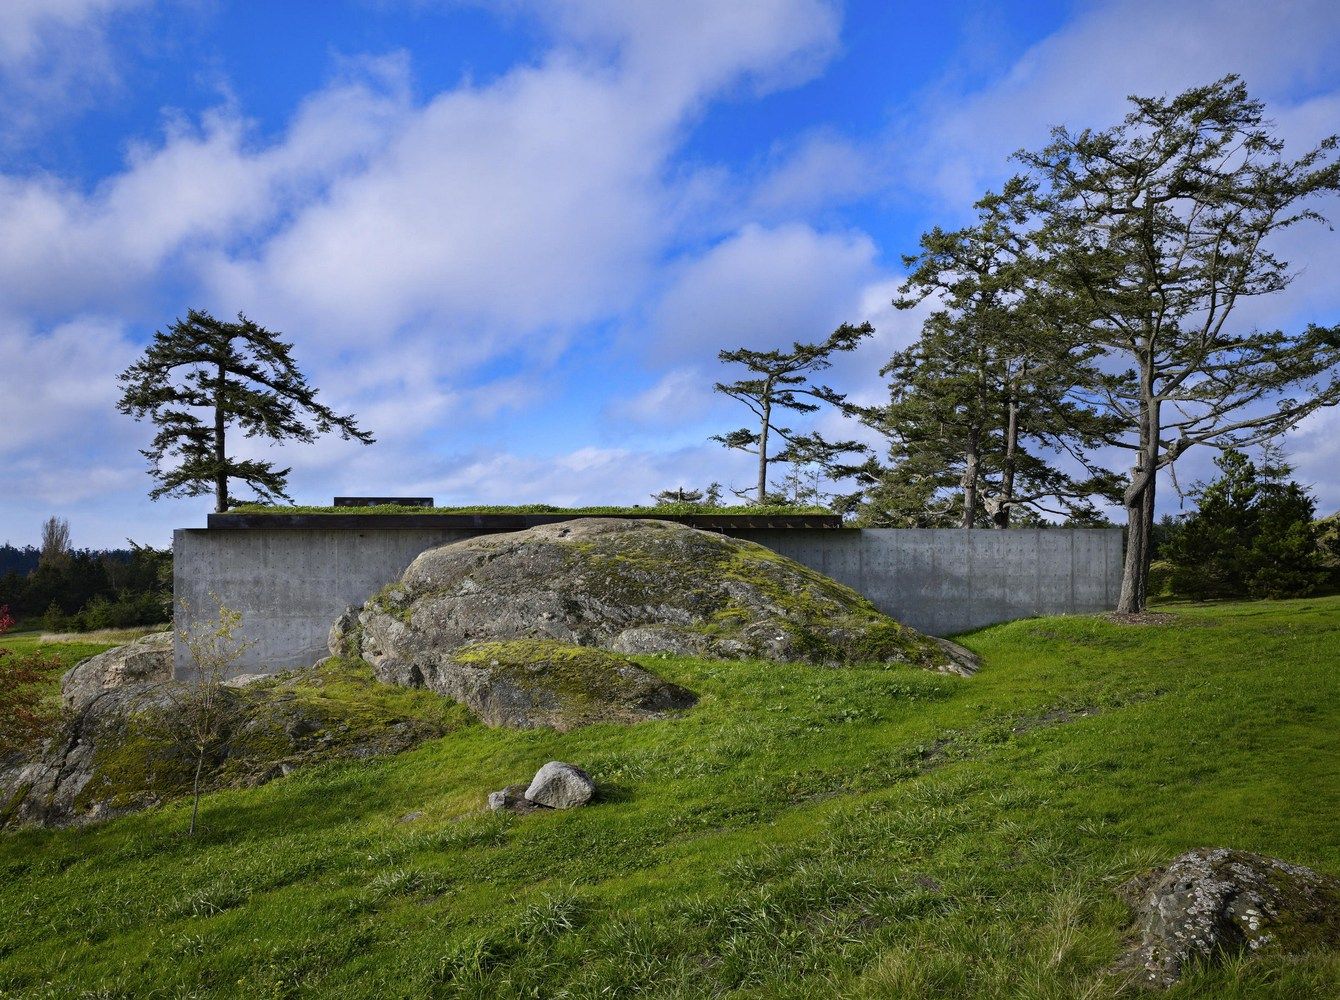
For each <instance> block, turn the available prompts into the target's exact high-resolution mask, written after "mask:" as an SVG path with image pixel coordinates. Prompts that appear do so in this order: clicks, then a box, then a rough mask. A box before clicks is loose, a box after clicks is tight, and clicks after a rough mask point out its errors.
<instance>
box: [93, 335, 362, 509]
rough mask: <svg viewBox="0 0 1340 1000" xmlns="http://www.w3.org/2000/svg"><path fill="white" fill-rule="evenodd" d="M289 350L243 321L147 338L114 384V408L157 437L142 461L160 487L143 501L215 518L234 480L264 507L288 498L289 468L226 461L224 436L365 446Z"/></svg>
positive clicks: (351, 421) (359, 434) (225, 504)
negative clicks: (333, 435)
mask: <svg viewBox="0 0 1340 1000" xmlns="http://www.w3.org/2000/svg"><path fill="white" fill-rule="evenodd" d="M292 347H293V345H292V344H289V343H286V342H284V341H283V340H281V339H280V335H279V334H277V333H274V332H272V331H270V330H267V329H265V328H264V327H263V326H260V325H258V324H256V323H254V322H252V321H251V320H249V319H247V318H246V316H244V315H242V314H241V313H239V314H238V317H237V322H235V323H230V322H221V321H219V320H217V319H215V318H214V317H213V316H211V315H210V314H209V313H207V312H202V311H200V310H197V309H192V310H191V311H190V312H189V313H187V316H186V318H185V319H184V320H181V319H179V320H177V321H176V322H174V323H173V324H172V325H171V326H170V327H168V330H167V332H166V333H164V332H162V331H159V332H156V333H155V334H154V339H153V341H152V343H150V345H149V346H148V348H147V349H146V350H145V352H144V356H143V357H142V358H140V360H139V361H137V362H135V363H134V364H133V365H131V366H130V367H129V368H127V369H126V370H125V371H124V372H122V373H121V375H120V379H119V381H120V383H121V386H122V395H121V400H120V402H119V404H118V407H117V408H118V409H119V410H120V411H121V412H122V413H125V414H128V415H129V416H133V417H134V418H135V419H136V420H142V419H146V418H147V419H149V420H151V421H152V422H153V423H154V424H155V425H156V426H157V428H158V433H157V434H156V435H155V437H154V440H153V443H152V445H151V446H150V447H149V448H146V449H144V450H143V451H142V452H141V454H143V455H144V457H145V458H147V459H149V462H150V475H151V476H153V478H154V479H156V480H158V486H157V487H155V488H154V489H153V490H152V491H151V492H150V493H149V496H150V497H151V498H153V499H155V500H156V499H158V498H159V497H164V496H200V495H202V494H206V493H209V492H211V491H212V492H213V493H214V495H215V507H214V509H215V510H216V511H219V512H222V511H226V510H227V509H228V507H229V504H230V503H231V501H232V496H231V494H230V492H229V487H228V484H229V481H230V480H240V481H241V482H243V483H245V484H246V485H247V486H249V487H250V488H251V489H252V490H254V491H255V492H256V494H257V495H258V496H259V497H260V498H261V499H263V500H275V499H284V500H287V499H289V497H288V494H287V493H286V492H285V489H286V487H287V484H288V474H289V472H290V470H289V469H279V468H276V467H275V465H274V464H273V463H271V462H261V461H257V460H255V459H238V458H232V457H229V455H228V450H227V444H228V432H229V430H230V429H231V428H233V427H237V428H239V429H240V430H241V432H242V434H243V436H245V437H249V438H266V439H268V440H270V441H286V440H296V441H304V442H311V441H314V440H316V436H317V435H318V434H325V433H329V432H331V431H338V432H339V433H340V436H341V437H343V438H345V439H346V440H348V439H350V438H352V439H354V440H357V441H361V442H363V443H364V444H371V443H372V441H373V437H372V435H371V434H369V433H367V432H365V431H362V430H360V429H359V428H358V425H357V424H356V423H355V421H354V418H353V416H340V415H338V414H336V413H335V412H334V411H333V410H331V409H329V408H328V407H326V406H324V405H322V404H321V403H318V402H317V401H316V395H317V390H316V389H314V388H312V387H311V386H309V385H308V384H307V379H306V378H305V377H304V375H303V374H302V372H301V371H299V370H298V367H297V365H296V364H295V363H294V361H293V359H292V357H291V356H290V352H291V351H292Z"/></svg>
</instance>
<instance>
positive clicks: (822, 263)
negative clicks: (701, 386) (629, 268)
mask: <svg viewBox="0 0 1340 1000" xmlns="http://www.w3.org/2000/svg"><path fill="white" fill-rule="evenodd" d="M875 253H876V251H875V245H874V243H873V242H872V241H871V240H870V238H869V237H868V236H866V235H865V234H863V233H859V232H837V233H834V232H820V231H818V230H816V229H814V228H812V227H811V226H808V225H805V224H801V223H792V224H786V225H781V226H775V227H766V226H761V225H757V224H753V223H751V224H749V225H746V226H744V227H742V228H741V229H740V230H738V231H737V232H735V233H732V234H731V235H729V236H728V237H726V238H725V239H723V240H721V241H720V242H718V243H717V244H716V245H714V246H712V247H710V248H709V249H707V250H706V251H705V252H702V253H701V254H698V255H696V256H691V257H689V258H687V259H684V260H681V261H679V262H678V264H676V265H674V266H672V268H671V270H670V279H669V281H668V284H667V287H666V289H665V290H664V292H663V293H662V294H661V295H660V297H659V298H658V299H657V300H656V302H655V304H654V305H653V306H652V308H651V312H650V316H649V318H648V322H647V325H646V328H645V331H644V332H643V333H642V334H641V335H642V336H643V338H644V342H645V344H646V350H647V352H648V354H649V355H650V356H651V357H652V358H653V359H655V360H656V361H659V362H674V361H684V360H691V361H697V362H700V363H701V362H706V361H709V360H710V359H712V358H713V357H714V356H715V355H716V353H717V351H718V350H720V349H722V348H726V347H729V348H734V347H750V348H768V347H773V346H785V345H787V344H789V343H791V342H792V341H795V340H807V341H812V340H818V339H822V338H824V337H826V336H828V334H829V333H831V332H832V331H833V329H834V328H835V327H837V326H838V325H840V324H841V323H843V322H847V321H850V320H851V319H852V316H851V312H850V311H851V310H852V309H853V308H855V306H856V305H857V302H858V300H859V297H860V293H861V289H862V288H863V286H864V285H865V283H866V282H867V281H869V280H870V279H871V278H873V277H874V276H875V274H876V272H877V268H876V264H875Z"/></svg>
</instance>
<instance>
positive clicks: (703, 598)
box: [331, 518, 971, 686]
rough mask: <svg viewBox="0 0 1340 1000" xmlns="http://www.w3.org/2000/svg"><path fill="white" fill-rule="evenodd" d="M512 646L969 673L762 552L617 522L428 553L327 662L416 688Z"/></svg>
mask: <svg viewBox="0 0 1340 1000" xmlns="http://www.w3.org/2000/svg"><path fill="white" fill-rule="evenodd" d="M519 640H526V641H549V642H554V643H559V644H564V645H566V646H580V647H593V648H598V649H604V650H608V651H610V652H612V653H621V654H625V655H636V654H657V653H669V654H674V655H694V656H703V657H709V658H714V659H763V660H771V661H775V662H795V661H801V662H809V663H814V664H820V665H825V666H840V665H844V664H854V663H905V664H912V665H916V666H920V667H925V668H929V669H933V670H940V671H944V672H948V673H968V672H971V671H970V668H968V667H966V666H964V665H963V664H962V663H961V662H960V661H959V660H958V659H956V658H955V657H954V656H953V655H952V653H951V652H948V651H946V649H944V648H942V647H941V646H940V645H938V644H937V643H936V642H934V641H933V640H931V639H930V638H929V637H927V636H924V635H922V634H921V633H919V632H916V631H915V630H913V629H910V628H907V627H906V626H904V625H901V624H899V623H898V622H896V621H894V620H893V619H891V618H889V617H888V616H886V615H884V614H881V613H880V612H879V611H878V610H877V609H876V608H875V607H874V606H873V605H872V604H871V603H870V602H869V601H868V600H866V599H865V598H863V597H861V596H860V595H859V594H857V593H856V592H855V591H853V590H851V589H850V588H849V587H845V586H843V585H841V584H839V583H837V582H836V581H834V580H831V579H829V578H828V577H826V576H824V575H823V574H821V573H817V572H815V571H814V570H811V569H809V568H807V567H805V566H802V565H800V564H799V563H796V562H794V561H792V560H790V559H787V558H785V557H783V556H781V555H778V554H777V553H775V552H773V551H772V550H770V549H767V548H765V547H763V546H761V545H757V544H755V543H753V542H748V541H744V540H742V539H738V538H731V537H728V536H725V535H720V534H716V533H713V532H708V531H702V530H699V529H696V528H690V527H687V526H685V525H680V524H674V523H670V522H665V521H655V520H626V519H611V518H586V519H581V520H576V521H566V522H563V523H561V524H550V525H543V526H540V527H536V528H531V529H528V530H526V531H518V532H512V533H508V534H499V535H487V536H483V537H479V538H472V539H467V540H465V541H461V542H454V543H451V544H448V545H443V546H439V547H437V548H433V549H429V550H428V551H426V552H424V553H422V554H420V555H419V556H418V558H416V559H415V560H414V562H413V563H411V564H410V566H409V568H408V569H406V570H405V572H404V574H403V576H402V577H401V579H400V580H398V581H396V582H395V583H392V584H391V585H390V586H388V587H385V588H383V589H382V590H381V591H380V592H379V593H377V594H375V595H373V596H372V598H371V599H370V600H368V602H367V603H366V604H364V606H363V608H362V609H361V610H360V611H359V612H358V613H357V615H349V614H346V615H345V616H342V618H341V619H340V621H339V622H337V623H336V624H335V627H333V628H332V630H331V651H332V653H334V652H341V653H345V654H350V653H357V654H358V655H361V656H362V657H363V658H364V659H366V660H367V661H368V662H369V663H371V664H372V665H373V667H374V669H375V670H376V671H377V673H378V676H380V677H382V678H383V679H384V680H387V681H389V682H392V683H399V684H408V685H423V684H425V683H429V680H430V678H440V677H442V676H444V675H445V674H447V673H450V672H451V671H452V670H453V669H454V668H453V667H452V666H451V665H452V664H457V663H458V662H460V661H459V657H458V655H457V652H458V651H459V650H461V649H463V648H464V647H468V646H471V645H477V644H479V643H482V642H498V641H509V642H511V641H519ZM429 686H432V685H431V684H430V685H429Z"/></svg>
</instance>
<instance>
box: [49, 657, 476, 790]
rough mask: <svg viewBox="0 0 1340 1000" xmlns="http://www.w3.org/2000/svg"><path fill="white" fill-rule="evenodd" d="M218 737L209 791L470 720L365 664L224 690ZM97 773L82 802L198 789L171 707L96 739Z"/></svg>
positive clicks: (382, 748) (401, 742) (407, 741)
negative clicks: (390, 682) (383, 680)
mask: <svg viewBox="0 0 1340 1000" xmlns="http://www.w3.org/2000/svg"><path fill="white" fill-rule="evenodd" d="M222 704H223V715H222V721H221V723H220V727H219V739H218V741H217V744H216V746H215V747H214V748H211V750H210V751H209V752H208V753H207V755H206V761H205V771H204V773H203V787H205V788H206V789H219V788H229V787H238V786H249V785H254V784H257V783H259V782H262V781H266V780H269V779H270V778H273V777H276V776H277V775H278V774H280V773H283V772H284V771H286V770H288V769H291V768H294V767H300V766H303V765H305V764H308V763H314V762H317V761H323V760H330V759H338V758H339V757H341V756H345V755H349V754H357V755H358V756H367V755H369V754H377V753H394V752H397V751H400V750H403V749H405V748H407V747H409V746H412V745H414V744H415V743H419V742H421V741H423V740H425V739H431V738H433V737H436V736H441V735H443V734H444V733H447V732H451V731H452V730H454V729H457V728H460V727H461V726H463V725H466V724H468V723H469V722H470V715H469V713H468V712H467V711H466V710H465V709H463V708H462V707H461V706H459V705H456V704H455V703H453V702H450V701H448V700H446V699H444V698H441V697H439V696H438V695H436V694H433V693H431V692H428V691H420V690H410V689H407V688H400V687H395V686H393V685H387V684H382V683H380V682H379V681H377V679H376V678H375V677H374V676H373V674H372V669H371V667H369V666H368V664H366V663H364V662H363V661H362V660H355V659H348V658H332V659H330V660H327V661H325V662H324V663H323V664H322V665H321V666H319V667H315V668H312V669H310V670H304V671H300V672H297V673H294V674H288V675H282V676H278V677H275V678H272V679H270V680H266V681H261V682H257V683H254V684H251V685H248V686H247V687H245V688H241V689H238V690H231V689H229V690H226V691H225V692H224V693H223V701H222ZM95 747H96V749H95V751H94V755H93V776H92V778H90V780H89V781H88V783H87V784H86V785H85V786H84V788H83V789H82V790H81V791H80V793H79V795H78V797H77V798H76V801H75V806H76V808H77V809H79V810H81V811H82V810H86V809H88V808H89V807H91V806H92V805H93V804H94V803H102V804H104V805H105V806H107V807H110V808H112V809H117V810H121V809H127V808H133V807H137V806H142V805H146V804H151V803H154V802H161V801H167V800H169V799H172V798H176V797H178V796H181V795H184V794H186V793H188V792H189V791H190V788H191V785H192V782H193V779H194V771H195V758H194V756H193V754H192V752H191V750H190V748H189V746H188V745H187V744H186V743H185V742H184V741H183V738H182V734H181V731H180V729H179V728H178V726H177V724H176V713H175V712H174V711H173V710H172V709H171V708H163V707H152V708H148V709H146V710H144V711H141V712H139V713H138V714H135V715H132V716H131V717H130V718H129V719H124V720H118V721H117V722H115V723H113V724H109V725H107V726H105V727H104V728H103V729H102V730H101V731H99V733H98V734H97V738H96V741H95Z"/></svg>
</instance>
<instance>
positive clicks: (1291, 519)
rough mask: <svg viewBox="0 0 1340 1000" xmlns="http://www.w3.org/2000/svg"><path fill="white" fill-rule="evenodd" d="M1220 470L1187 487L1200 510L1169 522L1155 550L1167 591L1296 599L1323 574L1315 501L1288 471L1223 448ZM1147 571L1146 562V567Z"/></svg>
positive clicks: (1314, 587)
mask: <svg viewBox="0 0 1340 1000" xmlns="http://www.w3.org/2000/svg"><path fill="white" fill-rule="evenodd" d="M1215 464H1216V465H1217V466H1218V467H1219V471H1220V476H1219V478H1218V479H1216V480H1214V481H1213V482H1211V483H1209V484H1204V485H1200V486H1198V487H1197V489H1196V490H1195V491H1194V492H1193V494H1192V495H1193V496H1194V497H1195V499H1196V500H1197V505H1198V509H1197V510H1196V511H1195V513H1193V514H1190V515H1189V516H1187V517H1186V518H1184V519H1183V520H1182V521H1181V522H1180V523H1177V524H1175V525H1172V526H1169V528H1168V531H1167V541H1166V542H1165V543H1164V545H1163V547H1162V551H1161V552H1160V555H1161V556H1162V557H1163V559H1164V560H1166V562H1167V565H1168V571H1167V572H1168V587H1169V589H1170V590H1171V592H1172V593H1174V594H1177V595H1180V596H1185V597H1194V598H1206V597H1235V596H1248V597H1273V598H1279V597H1301V596H1305V595H1307V594H1311V593H1314V592H1316V590H1317V589H1318V588H1319V587H1320V586H1322V584H1323V583H1324V582H1325V580H1326V578H1327V575H1328V574H1327V570H1326V568H1325V565H1324V563H1323V559H1322V552H1321V549H1320V547H1319V544H1318V529H1317V526H1316V525H1315V524H1314V523H1313V520H1312V518H1313V516H1314V514H1315V506H1314V504H1313V501H1312V497H1311V496H1310V495H1309V494H1308V492H1307V490H1306V489H1304V488H1303V487H1302V486H1300V485H1299V484H1298V483H1295V482H1289V481H1286V480H1287V477H1288V475H1289V474H1290V473H1291V471H1292V470H1291V469H1289V468H1288V466H1284V465H1273V464H1270V463H1266V464H1264V465H1263V467H1262V468H1259V469H1258V468H1257V466H1256V465H1255V464H1254V463H1253V462H1252V461H1251V460H1250V459H1249V458H1248V457H1247V456H1246V455H1244V454H1243V453H1242V452H1239V451H1233V450H1229V451H1225V452H1224V453H1223V454H1222V455H1221V456H1220V457H1219V458H1218V459H1216V460H1215ZM1151 569H1152V567H1151Z"/></svg>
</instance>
